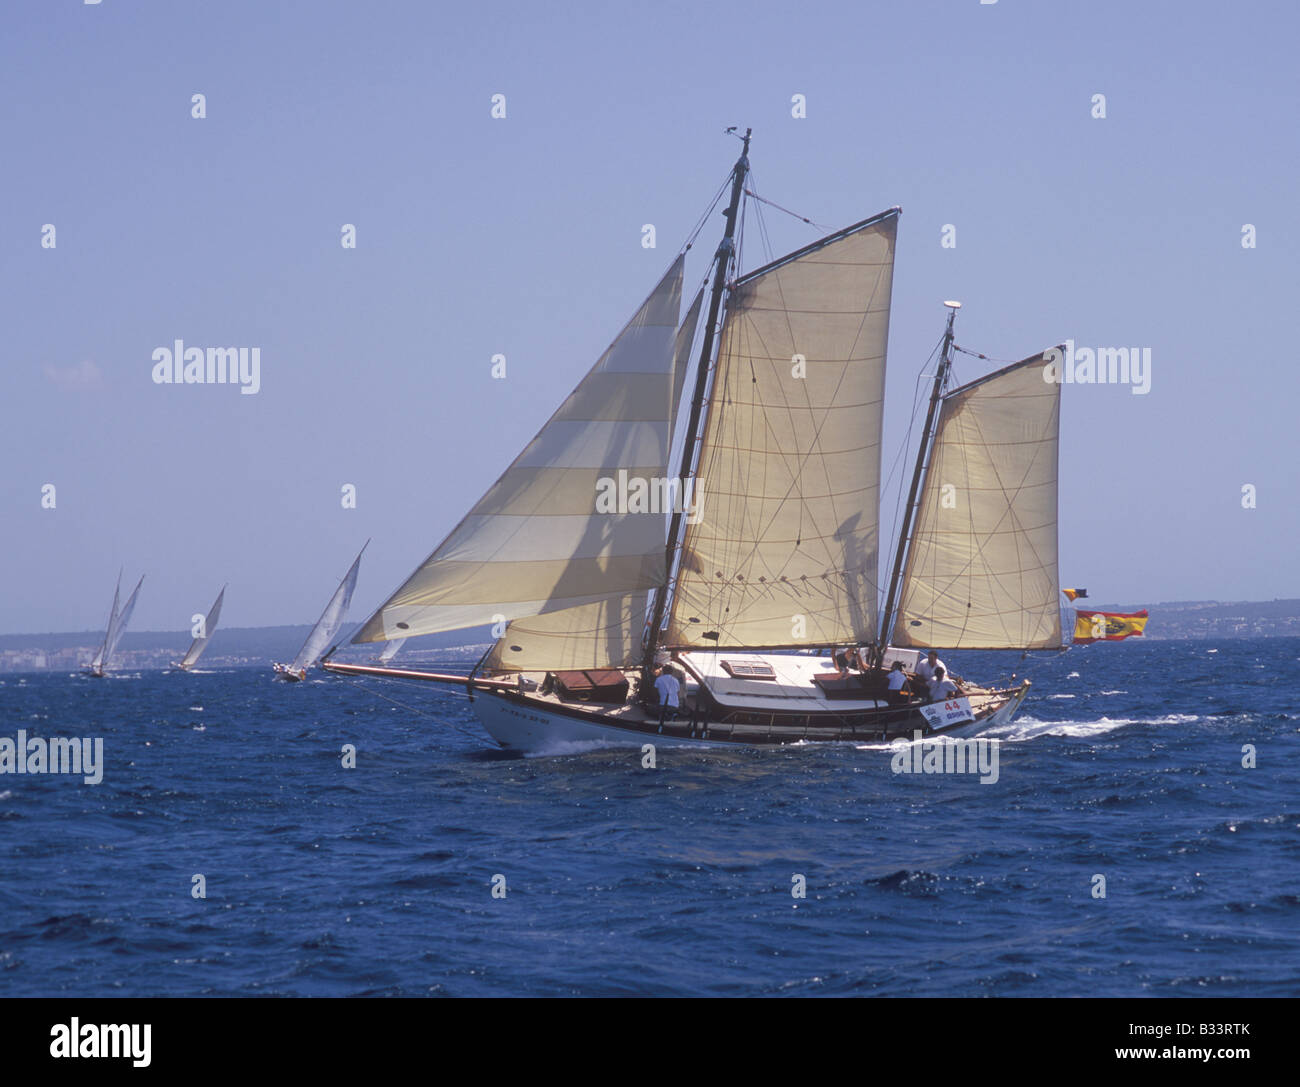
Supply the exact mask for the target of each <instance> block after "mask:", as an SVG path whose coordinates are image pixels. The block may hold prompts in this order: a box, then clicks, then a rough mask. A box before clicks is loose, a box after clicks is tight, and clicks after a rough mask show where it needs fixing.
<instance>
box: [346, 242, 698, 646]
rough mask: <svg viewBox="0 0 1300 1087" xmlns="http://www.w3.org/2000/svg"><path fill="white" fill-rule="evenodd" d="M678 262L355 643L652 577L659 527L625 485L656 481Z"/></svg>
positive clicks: (654, 580)
mask: <svg viewBox="0 0 1300 1087" xmlns="http://www.w3.org/2000/svg"><path fill="white" fill-rule="evenodd" d="M682 266H683V258H682V257H678V258H677V260H676V261H674V263H673V266H672V267H671V268H670V269H669V271H668V273H667V274H666V275H665V276H664V277H663V279H662V280H661V281H660V283H659V285H658V286H657V287H656V288H655V289H654V291H653V292H652V293H651V295H650V297H649V298H648V299H646V301H645V303H644V304H643V305H642V306H641V308H640V310H639V311H638V312H637V314H636V316H635V317H634V318H633V319H632V320H631V322H629V324H628V325H627V327H626V328H624V329H623V331H622V332H621V333H620V334H619V336H618V338H617V339H616V340H615V341H614V343H613V344H612V345H611V346H610V347H609V349H608V350H606V352H605V353H604V354H603V355H602V356H601V358H600V360H599V361H598V362H597V363H596V365H595V366H593V367H592V369H591V370H590V371H589V372H588V373H587V375H586V377H584V378H583V379H582V381H581V382H579V384H578V386H577V388H575V389H574V390H573V392H572V393H571V394H570V395H569V397H568V399H567V400H565V402H564V403H563V404H562V405H561V407H560V409H559V410H558V411H557V412H556V413H555V414H554V415H553V416H552V417H551V419H550V421H549V422H547V424H546V425H545V426H544V427H542V429H541V431H539V432H538V434H537V436H536V437H535V438H534V439H533V440H532V441H531V442H530V443H529V444H528V446H527V447H526V448H525V449H524V451H523V452H522V453H521V454H520V455H519V457H518V458H517V459H516V460H515V461H514V463H513V464H511V465H510V467H509V468H507V469H506V471H505V474H504V475H502V476H501V478H500V479H498V480H497V482H496V483H495V484H494V485H493V486H492V488H491V489H490V490H489V491H488V492H487V494H486V495H484V497H483V498H482V499H481V500H480V501H479V503H478V504H477V505H476V506H475V507H474V508H473V509H472V510H471V511H470V512H469V514H468V515H467V516H466V517H465V519H464V520H463V521H461V523H460V524H459V525H458V526H457V527H456V528H455V529H454V530H453V531H452V533H451V535H450V536H448V537H447V538H446V539H445V540H444V541H443V542H442V543H441V544H440V545H439V546H438V547H437V549H436V550H435V551H434V552H433V554H431V555H430V556H429V557H428V558H427V559H426V560H425V561H424V562H423V563H422V564H421V565H420V567H419V569H417V570H416V571H415V573H413V574H412V575H411V576H410V578H408V579H407V581H406V582H405V584H403V585H402V586H401V588H399V589H398V590H397V592H395V593H394V594H393V595H392V596H391V597H390V598H389V599H388V600H387V601H386V602H385V603H384V605H383V606H382V607H381V608H380V609H379V610H378V611H377V612H376V613H375V614H374V615H373V616H371V617H370V619H369V620H368V621H367V622H366V623H365V625H364V626H363V627H362V629H361V630H360V631H359V632H358V633H357V635H356V637H355V638H354V639H353V641H357V642H374V641H386V640H391V639H394V638H405V637H410V636H413V635H417V634H430V633H434V632H436V631H442V630H457V629H460V628H462V627H469V626H477V625H480V624H484V623H496V622H500V621H501V620H503V619H505V620H509V619H516V618H520V617H523V616H531V615H541V614H545V613H548V612H552V611H559V610H562V609H565V608H569V607H577V606H579V605H582V604H590V603H596V602H599V601H603V600H607V599H609V598H611V597H616V596H620V595H622V594H624V593H632V592H645V591H646V590H648V589H650V588H652V587H654V586H655V585H657V584H660V583H661V582H662V581H663V580H664V577H665V569H664V567H665V558H664V542H665V541H664V517H663V515H662V512H661V511H660V510H658V509H656V508H655V506H656V505H657V503H656V502H655V501H653V499H652V498H651V497H650V496H647V501H646V504H645V506H644V508H643V506H642V504H641V497H640V496H641V491H640V489H639V488H638V487H637V485H636V482H635V481H636V480H638V479H641V480H646V481H650V480H661V479H663V477H664V476H665V475H666V465H667V460H668V440H669V426H670V419H671V417H672V416H671V405H670V399H671V393H672V388H673V365H672V364H673V346H674V337H675V334H676V332H677V318H678V313H679V311H680V309H681V294H682ZM620 472H622V473H623V474H622V475H620Z"/></svg>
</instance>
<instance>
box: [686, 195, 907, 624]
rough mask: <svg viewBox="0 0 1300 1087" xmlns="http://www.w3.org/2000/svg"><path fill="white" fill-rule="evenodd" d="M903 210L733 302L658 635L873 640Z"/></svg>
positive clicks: (807, 252)
mask: <svg viewBox="0 0 1300 1087" xmlns="http://www.w3.org/2000/svg"><path fill="white" fill-rule="evenodd" d="M897 222H898V212H897V209H895V210H893V211H889V212H886V213H885V214H883V215H880V216H876V217H875V218H874V219H869V220H866V221H865V222H862V223H858V224H856V225H855V226H852V227H849V228H848V229H846V230H844V231H841V232H840V233H838V234H836V235H833V236H831V237H829V238H827V239H825V240H823V241H821V242H818V243H816V244H815V245H812V246H809V247H807V248H806V249H803V250H799V251H798V252H796V253H792V254H791V255H790V256H788V257H786V258H784V259H783V260H781V261H778V262H776V263H775V264H773V265H769V266H768V267H767V268H763V269H759V270H758V271H756V272H754V273H752V274H751V275H749V276H746V277H743V278H742V279H740V280H739V281H738V282H737V284H736V286H735V288H734V289H733V290H732V292H731V294H730V296H729V298H728V300H727V313H726V322H725V327H724V329H723V333H722V342H721V345H720V347H719V350H718V362H717V368H716V372H715V375H714V380H713V386H712V393H711V402H710V406H709V415H708V421H707V424H706V427H705V433H704V439H703V442H702V445H701V451H700V458H699V467H698V475H699V483H698V485H697V490H698V500H699V501H700V503H701V507H700V508H701V519H700V520H699V521H698V522H697V523H695V524H692V525H690V526H689V527H688V528H687V531H686V536H685V541H684V544H683V552H682V561H681V567H680V572H679V574H678V578H677V582H676V585H675V588H674V597H673V606H672V611H671V618H670V621H669V627H668V631H667V638H666V639H665V642H666V644H668V645H676V646H705V647H707V646H719V647H724V646H786V645H792V646H808V645H817V644H819V643H820V644H829V643H834V642H849V641H859V640H870V639H871V638H872V633H873V627H874V625H875V622H876V598H877V592H878V590H877V584H878V574H877V548H878V534H879V532H878V529H879V492H880V432H881V416H882V405H883V395H884V382H885V347H886V343H887V340H888V337H889V302H890V292H891V289H892V284H893V266H894V237H895V233H896V228H897Z"/></svg>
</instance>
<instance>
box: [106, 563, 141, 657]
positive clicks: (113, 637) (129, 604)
mask: <svg viewBox="0 0 1300 1087" xmlns="http://www.w3.org/2000/svg"><path fill="white" fill-rule="evenodd" d="M143 584H144V576H143V575H141V577H140V580H139V581H137V582H136V584H135V588H134V589H132V590H131V595H130V596H128V597H127V598H126V603H125V604H123V605H122V610H121V611H120V612H119V613H118V615H117V621H116V622H115V623H113V626H112V629H111V630H110V631H109V632H108V635H107V637H105V639H104V648H103V650H102V660H101V661H100V662H99V664H98V667H101V668H103V669H105V670H107V669H108V667H109V666H110V665H111V664H112V663H113V654H114V653H116V652H117V645H118V642H120V641H121V640H122V635H123V634H125V633H126V625H127V623H129V622H130V621H131V613H132V612H133V611H135V600H136V597H137V596H139V595H140V586H141V585H143ZM114 603H116V598H115V599H114Z"/></svg>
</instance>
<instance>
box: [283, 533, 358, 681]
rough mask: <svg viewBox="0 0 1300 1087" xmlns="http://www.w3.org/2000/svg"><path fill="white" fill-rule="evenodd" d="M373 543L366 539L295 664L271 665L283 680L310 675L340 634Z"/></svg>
mask: <svg viewBox="0 0 1300 1087" xmlns="http://www.w3.org/2000/svg"><path fill="white" fill-rule="evenodd" d="M369 546H370V541H369V540H367V541H366V543H365V546H363V547H362V548H361V550H360V551H358V552H357V557H356V558H355V559H354V560H353V561H352V566H351V567H350V568H349V569H348V572H347V573H346V574H345V575H344V576H343V580H342V581H340V582H339V587H338V588H337V589H335V590H334V595H333V596H331V597H330V602H329V603H328V604H326V605H325V610H324V611H323V612H321V617H320V618H319V619H317V620H316V625H315V626H314V627H312V629H311V633H310V634H309V635H307V640H306V641H305V642H304V643H303V647H302V649H300V650H299V651H298V655H297V656H296V657H294V659H293V663H292V664H280V663H279V662H276V663H274V664H273V665H272V666H271V667H272V668H274V669H275V674H276V676H278V677H279V678H280V679H284V680H288V681H289V682H290V683H297V682H298V681H299V680H302V679H306V678H307V671H308V669H310V668H311V667H312V666H313V665H314V664H315V663H316V662H317V661H318V660H319V659H320V655H321V654H322V653H324V652H325V650H326V648H327V647H328V646H329V644H330V642H331V641H333V639H334V637H335V635H337V634H338V632H339V630H340V628H341V627H342V626H343V620H344V618H345V617H346V616H347V613H348V607H349V605H350V604H351V603H352V591H353V590H354V589H355V588H356V587H357V571H358V570H359V569H360V568H361V556H362V555H363V554H365V551H366V547H369Z"/></svg>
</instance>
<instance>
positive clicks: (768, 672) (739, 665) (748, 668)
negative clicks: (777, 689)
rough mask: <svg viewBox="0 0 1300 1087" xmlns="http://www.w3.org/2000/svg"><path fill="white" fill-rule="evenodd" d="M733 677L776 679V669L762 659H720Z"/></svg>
mask: <svg viewBox="0 0 1300 1087" xmlns="http://www.w3.org/2000/svg"><path fill="white" fill-rule="evenodd" d="M719 663H720V664H721V665H722V669H723V671H724V672H726V673H727V675H729V676H731V678H732V679H776V669H775V668H773V667H772V666H771V665H770V664H764V663H763V662H762V661H720V662H719Z"/></svg>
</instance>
